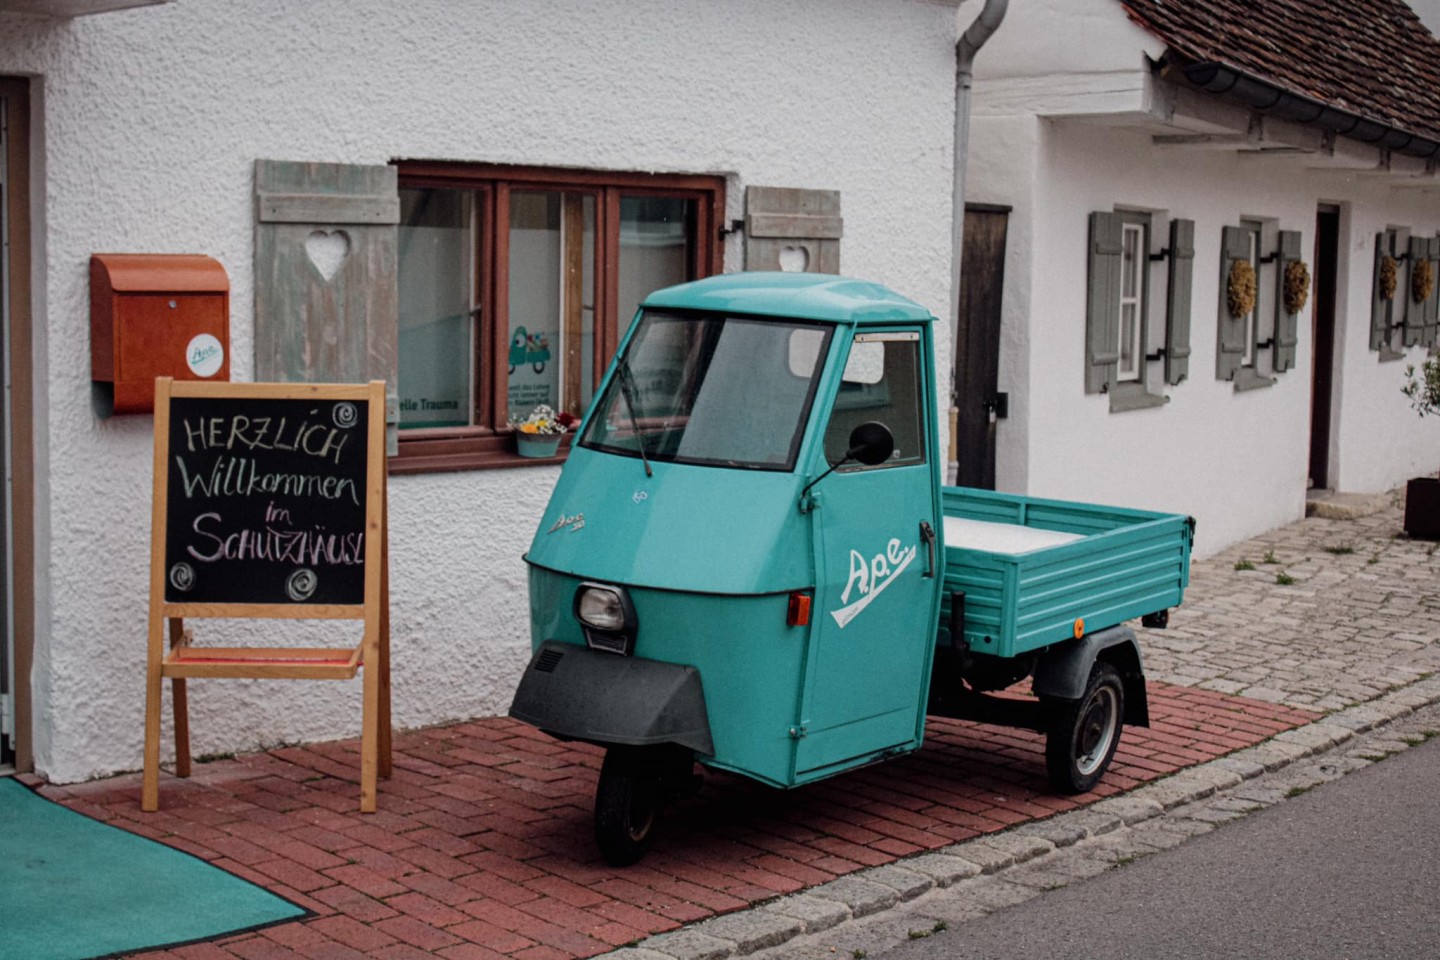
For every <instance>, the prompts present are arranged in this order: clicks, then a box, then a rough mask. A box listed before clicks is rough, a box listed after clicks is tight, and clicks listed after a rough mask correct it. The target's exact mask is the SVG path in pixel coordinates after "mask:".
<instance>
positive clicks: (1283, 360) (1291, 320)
mask: <svg viewBox="0 0 1440 960" xmlns="http://www.w3.org/2000/svg"><path fill="white" fill-rule="evenodd" d="M1299 260H1300V231H1299V230H1281V231H1280V250H1279V255H1278V256H1277V257H1276V258H1275V276H1276V282H1275V372H1276V373H1284V372H1285V371H1286V370H1289V369H1290V368H1291V367H1293V366H1295V344H1296V343H1297V342H1298V336H1297V335H1298V333H1299V326H1300V317H1299V315H1298V314H1294V313H1290V312H1289V311H1287V310H1286V309H1285V271H1286V270H1288V269H1289V267H1290V264H1292V263H1297V262H1299Z"/></svg>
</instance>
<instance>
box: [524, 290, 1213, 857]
mask: <svg viewBox="0 0 1440 960" xmlns="http://www.w3.org/2000/svg"><path fill="white" fill-rule="evenodd" d="M935 322H936V321H935V319H934V318H933V317H932V316H931V315H930V313H929V312H928V311H927V310H925V309H924V308H923V307H921V306H919V305H918V304H916V303H913V302H911V301H910V300H907V299H905V298H903V297H901V296H899V295H897V294H895V293H893V292H892V291H890V290H888V289H886V288H885V287H882V286H878V285H876V284H872V283H864V282H860V281H856V280H849V279H844V278H840V277H832V276H817V275H815V274H786V273H777V274H743V273H742V274H731V275H725V276H719V277H714V278H711V279H707V280H701V281H697V282H695V283H688V284H684V285H681V286H677V287H671V288H668V289H665V290H661V291H658V292H656V293H654V294H652V295H650V296H649V297H648V298H647V299H646V300H645V302H644V304H643V305H642V307H641V309H640V312H639V314H638V315H637V316H636V318H635V321H634V323H633V324H632V326H631V328H630V330H629V332H628V333H627V334H626V336H625V338H624V340H623V342H622V343H621V345H620V349H619V351H618V352H617V354H616V359H615V360H614V362H613V363H612V364H611V365H610V368H609V371H608V372H607V374H606V377H605V380H604V382H603V383H602V385H601V388H600V390H599V391H598V392H597V399H596V402H595V403H594V404H593V405H592V406H591V409H590V411H589V412H588V414H587V415H586V417H585V418H584V420H583V422H582V423H581V424H580V425H579V427H578V432H577V435H576V438H575V442H574V446H573V449H572V450H571V452H570V456H569V459H568V460H567V461H566V464H565V467H564V470H563V471H562V473H561V475H560V479H559V482H558V483H557V485H556V487H555V491H554V494H553V495H552V496H551V498H550V503H549V506H548V508H547V509H546V511H545V515H544V518H543V519H542V520H541V522H540V525H539V528H538V530H537V531H536V533H535V538H534V541H533V542H532V544H531V546H530V551H529V553H528V554H527V555H526V560H527V562H528V564H529V570H530V619H531V636H532V646H533V657H532V659H531V661H530V663H529V665H528V667H527V668H526V669H525V672H524V673H523V675H522V677H521V680H520V683H519V686H518V688H517V691H516V694H515V699H514V703H513V705H512V707H511V709H510V714H511V716H513V717H516V718H518V719H520V720H523V721H525V722H527V723H531V724H533V725H535V726H536V727H538V728H540V729H541V730H544V731H546V732H548V733H550V734H553V735H554V736H556V737H559V738H562V739H568V740H580V741H586V742H589V743H593V744H598V745H600V746H602V747H604V748H606V754H605V759H604V762H603V765H602V768H601V773H600V779H599V785H598V788H597V791H596V796H595V834H596V839H597V841H598V844H599V847H600V851H601V853H602V854H603V855H604V857H605V858H606V860H608V861H609V862H611V863H612V864H616V865H624V864H627V863H632V862H634V861H635V860H637V859H639V858H640V856H642V855H643V853H644V851H645V849H646V847H647V846H648V844H649V842H650V840H651V837H652V834H653V827H654V824H655V822H656V818H657V815H658V813H659V811H660V809H661V807H662V806H663V804H664V803H665V802H666V801H667V800H668V799H670V798H672V797H674V796H676V795H677V794H678V793H680V792H682V791H684V790H685V789H686V788H687V787H688V786H690V785H691V784H693V783H694V782H695V780H696V779H697V778H696V777H695V771H694V767H695V763H696V761H698V762H699V763H700V764H702V765H704V766H706V767H712V768H715V769H719V770H728V771H731V772H733V773H738V774H743V775H745V776H748V777H752V778H754V779H756V780H759V781H761V782H763V783H767V784H771V785H774V786H776V787H795V786H800V785H802V784H806V783H810V782H812V781H815V780H819V779H821V778H824V777H829V776H833V775H835V774H838V773H843V772H844V771H847V770H852V769H854V768H856V767H860V766H863V765H866V764H870V763H875V762H877V761H880V760H884V759H887V758H889V757H894V756H897V755H900V754H904V753H908V752H910V751H913V750H916V749H918V748H919V747H920V745H921V740H922V737H923V734H924V730H925V717H926V715H927V713H928V714H934V715H941V716H948V717H960V718H969V719H978V720H985V721H989V722H992V723H1003V724H1009V725H1014V726H1021V727H1028V728H1030V729H1035V730H1039V731H1043V732H1044V733H1045V735H1046V767H1047V773H1048V776H1049V779H1050V781H1051V783H1052V784H1053V785H1054V787H1055V788H1056V789H1058V790H1061V791H1065V792H1072V793H1073V792H1083V791H1086V790H1089V789H1090V788H1091V787H1092V786H1094V784H1095V783H1096V782H1097V781H1098V780H1099V778H1100V777H1101V776H1102V775H1103V774H1104V773H1105V770H1106V768H1107V766H1108V765H1109V763H1110V760H1111V757H1113V756H1114V754H1115V748H1116V745H1117V744H1118V742H1119V739H1120V731H1121V725H1122V723H1130V724H1139V725H1146V724H1148V722H1149V719H1148V712H1147V707H1146V696H1145V678H1144V673H1143V667H1142V661H1141V655H1140V649H1139V646H1138V644H1137V643H1136V640H1135V635H1134V633H1133V631H1131V630H1130V629H1129V628H1127V627H1125V626H1123V624H1124V623H1125V621H1127V620H1130V619H1132V618H1136V617H1142V618H1145V621H1146V623H1147V624H1150V625H1155V626H1163V625H1164V621H1165V619H1166V617H1167V615H1168V611H1169V609H1170V608H1171V607H1174V606H1176V605H1177V604H1179V603H1180V601H1181V597H1182V595H1183V592H1184V589H1185V586H1186V584H1187V582H1188V579H1189V567H1190V547H1191V540H1192V535H1193V530H1194V522H1193V521H1192V520H1190V519H1189V518H1187V517H1184V516H1179V515H1169V514H1160V513H1149V512H1142V511H1138V510H1126V509H1120V508H1115V507H1099V506H1090V505H1085V504H1078V503H1067V502H1060V501H1053V500H1041V499H1035V498H1029V497H1023V496H1014V495H1009V494H1001V493H994V492H990V491H982V490H971V489H964V488H955V487H944V486H942V482H941V477H942V475H941V469H942V460H943V453H942V448H941V446H940V435H939V429H938V426H937V418H938V411H939V409H940V404H939V397H938V396H937V394H936V389H935V375H934V370H935V359H934V353H933V350H934V346H933V337H932V328H933V327H934V325H935ZM1026 678H1030V681H1031V684H1030V686H1031V691H1032V694H1033V696H1030V697H1026V698H1016V697H1014V696H1006V697H995V696H987V694H993V692H995V691H999V690H1003V689H1004V688H1006V687H1010V686H1012V685H1014V684H1017V683H1019V682H1020V681H1022V680H1025V679H1026Z"/></svg>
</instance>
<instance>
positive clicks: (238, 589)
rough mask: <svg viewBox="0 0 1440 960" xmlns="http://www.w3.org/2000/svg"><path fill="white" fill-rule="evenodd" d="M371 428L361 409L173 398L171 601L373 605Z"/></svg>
mask: <svg viewBox="0 0 1440 960" xmlns="http://www.w3.org/2000/svg"><path fill="white" fill-rule="evenodd" d="M369 418H370V414H369V410H368V409H367V408H366V405H365V404H363V403H355V402H353V401H351V400H323V401H320V400H315V399H312V398H309V397H305V398H301V399H298V400H276V399H256V398H253V397H225V398H220V397H174V398H172V399H171V401H170V430H169V448H170V449H169V463H168V465H167V466H168V473H169V476H168V481H167V485H168V491H167V492H168V498H167V499H168V509H167V513H166V517H165V599H166V601H167V602H169V603H204V602H220V603H334V604H357V603H363V602H364V601H365V519H366V517H365V503H366V487H365V480H366V464H367V460H368V451H367V439H368V436H367V434H368V431H369Z"/></svg>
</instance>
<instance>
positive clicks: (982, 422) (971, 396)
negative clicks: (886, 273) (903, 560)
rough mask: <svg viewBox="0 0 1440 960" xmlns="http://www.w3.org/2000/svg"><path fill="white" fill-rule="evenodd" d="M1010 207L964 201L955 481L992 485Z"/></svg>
mask: <svg viewBox="0 0 1440 960" xmlns="http://www.w3.org/2000/svg"><path fill="white" fill-rule="evenodd" d="M1009 221H1010V208H1009V207H1003V206H996V205H993V204H979V203H976V204H966V205H965V247H964V250H963V252H962V255H961V259H960V311H959V329H958V331H957V333H956V337H955V339H956V343H955V406H956V407H957V408H958V411H959V413H958V415H957V417H956V424H955V449H956V460H957V466H956V482H957V483H959V484H960V485H961V486H965V487H982V488H984V489H986V490H994V489H995V428H996V424H997V422H998V420H999V418H1000V417H1002V416H1004V414H1005V412H1006V410H1005V406H1006V405H1005V404H1004V403H1003V398H1001V397H1000V395H999V393H998V390H999V381H1000V308H1001V294H1002V292H1003V290H1004V288H1005V234H1006V229H1007V227H1008V226H1009Z"/></svg>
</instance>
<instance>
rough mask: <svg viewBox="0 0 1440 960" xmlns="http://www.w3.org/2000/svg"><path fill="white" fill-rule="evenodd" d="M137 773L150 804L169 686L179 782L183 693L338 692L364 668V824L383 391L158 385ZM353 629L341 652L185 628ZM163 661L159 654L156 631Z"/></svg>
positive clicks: (382, 731)
mask: <svg viewBox="0 0 1440 960" xmlns="http://www.w3.org/2000/svg"><path fill="white" fill-rule="evenodd" d="M154 478H155V495H154V502H153V504H152V515H151V524H150V625H149V641H148V653H147V656H146V661H147V667H146V684H145V687H146V694H145V773H144V778H143V780H142V781H141V799H140V806H141V809H143V810H155V809H157V807H158V805H159V802H160V699H161V688H162V686H163V682H164V681H165V680H166V679H169V680H170V681H171V686H172V698H173V700H174V707H175V724H174V729H175V770H176V774H177V775H178V776H181V777H184V776H188V775H189V771H190V733H189V730H190V724H189V719H188V717H189V713H188V711H189V707H188V701H187V699H186V692H185V684H186V682H187V680H189V679H196V678H222V677H230V678H251V679H256V678H260V679H264V678H288V679H302V680H348V679H352V678H353V677H354V676H355V675H356V674H357V673H358V672H359V671H360V669H361V668H362V667H363V668H364V671H365V688H364V693H363V695H362V698H361V699H362V702H363V704H364V723H363V726H362V729H361V735H360V809H361V810H362V811H363V812H367V813H373V812H374V811H375V803H376V789H377V788H376V782H377V780H378V778H380V777H386V776H389V775H390V767H391V763H390V753H391V750H390V746H391V744H390V581H389V575H388V570H387V559H386V555H387V553H388V549H387V547H388V544H387V542H386V541H387V522H386V508H385V384H384V382H383V381H380V380H375V381H372V382H370V383H368V384H323V383H219V382H209V381H204V380H195V381H176V380H172V379H171V378H169V377H159V378H157V379H156V381H155V461H154ZM231 617H247V618H273V619H297V620H298V619H329V620H358V621H363V623H364V627H363V630H362V632H361V635H360V637H359V639H358V642H356V643H355V644H354V645H353V646H348V647H294V646H277V645H275V640H276V639H277V637H278V636H279V635H280V634H282V633H283V631H277V630H273V629H270V628H267V629H266V630H265V631H264V634H263V637H257V640H259V642H258V643H256V644H255V645H245V646H231V645H202V644H199V643H196V642H195V636H194V631H193V629H191V628H189V627H186V625H185V620H186V618H191V619H193V620H200V621H203V620H205V619H207V618H212V619H213V618H231ZM167 625H168V627H169V630H168V632H169V637H170V645H169V646H170V648H169V650H168V651H167V650H166V649H165V634H166V632H167V631H166V627H167Z"/></svg>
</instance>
